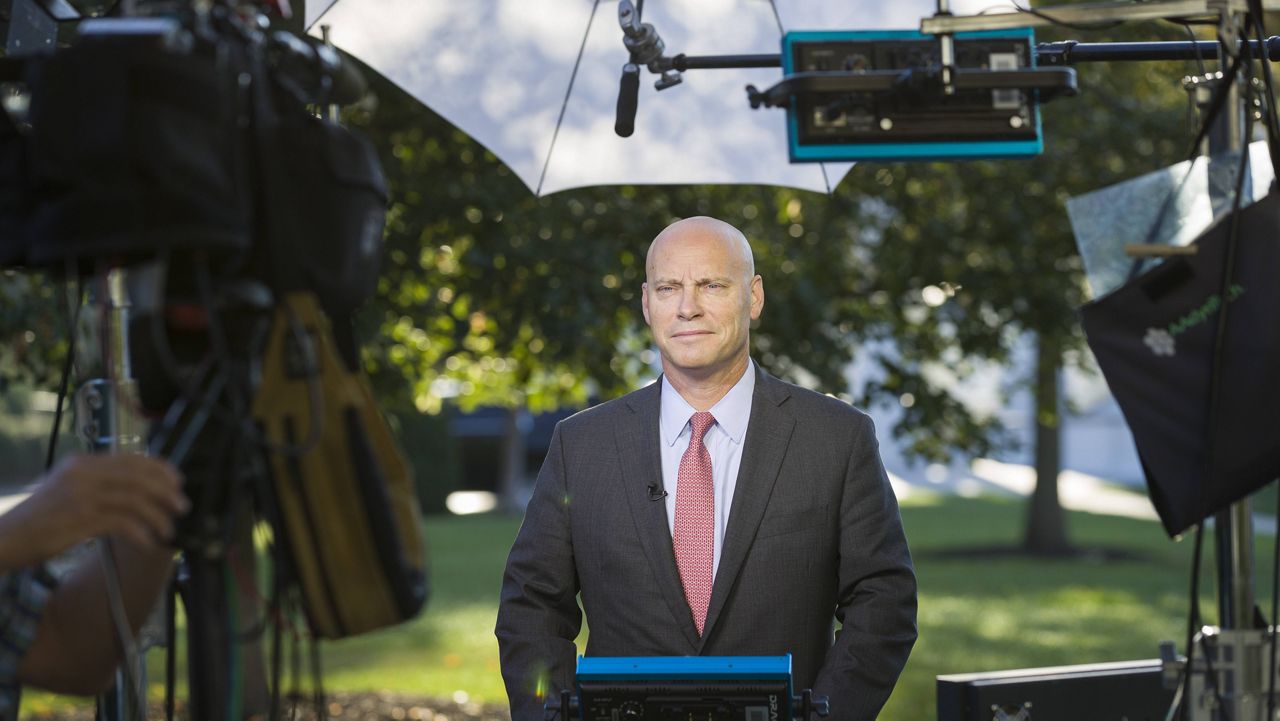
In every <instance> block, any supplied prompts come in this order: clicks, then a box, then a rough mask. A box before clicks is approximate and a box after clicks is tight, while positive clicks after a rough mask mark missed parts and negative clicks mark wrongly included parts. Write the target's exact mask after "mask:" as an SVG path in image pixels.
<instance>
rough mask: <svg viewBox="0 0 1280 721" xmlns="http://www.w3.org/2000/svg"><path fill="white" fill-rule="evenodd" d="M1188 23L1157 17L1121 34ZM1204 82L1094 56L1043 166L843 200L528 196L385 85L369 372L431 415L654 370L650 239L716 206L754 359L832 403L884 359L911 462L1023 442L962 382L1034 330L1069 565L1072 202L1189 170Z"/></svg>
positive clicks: (920, 177)
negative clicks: (1138, 179)
mask: <svg viewBox="0 0 1280 721" xmlns="http://www.w3.org/2000/svg"><path fill="white" fill-rule="evenodd" d="M1180 32H1181V31H1180V30H1178V29H1176V28H1171V27H1169V26H1156V25H1151V24H1147V25H1143V26H1139V27H1138V28H1136V29H1135V30H1133V31H1131V32H1129V33H1128V34H1127V36H1128V37H1138V38H1143V39H1171V38H1177V37H1180V36H1179V35H1177V33H1180ZM1043 34H1044V35H1050V36H1052V35H1054V33H1043ZM1058 36H1059V37H1060V36H1061V34H1060V33H1059V34H1058ZM1117 37H1124V35H1118V34H1117V33H1115V32H1112V33H1109V34H1108V38H1107V39H1113V38H1117ZM1192 69H1193V67H1192V66H1190V65H1187V64H1170V63H1162V64H1157V63H1128V64H1125V63H1113V64H1106V65H1101V64H1099V65H1087V66H1081V67H1079V68H1078V71H1079V73H1080V86H1081V95H1080V97H1078V98H1075V99H1069V100H1061V101H1058V102H1056V103H1053V104H1050V105H1047V106H1045V107H1044V110H1043V113H1044V128H1045V136H1046V139H1047V142H1046V145H1047V152H1046V153H1045V154H1044V155H1043V156H1040V157H1038V158H1036V159H1033V160H1029V161H1026V160H1010V161H990V162H964V163H916V164H872V163H863V164H860V165H859V166H857V167H856V168H855V169H854V170H853V172H852V173H851V174H850V176H849V177H848V178H847V179H846V180H845V181H844V183H843V184H842V185H841V187H840V188H839V190H838V191H837V192H836V193H835V194H834V195H833V196H831V197H824V196H818V195H814V194H809V193H804V192H799V191H792V190H786V189H777V188H758V187H740V186H734V187H683V186H682V187H672V188H639V187H621V188H604V189H589V190H583V191H572V192H564V193H558V194H556V195H553V196H551V197H549V198H541V199H537V198H533V197H532V196H531V195H530V194H529V193H528V191H527V190H526V189H525V188H524V186H523V185H522V184H521V183H520V182H519V181H518V180H517V179H516V178H515V177H514V176H513V175H512V174H511V173H510V172H509V171H508V170H507V169H506V168H505V167H504V166H502V165H501V163H500V162H498V161H497V159H496V158H494V157H493V156H492V155H491V154H489V153H488V152H486V151H485V150H484V149H482V148H481V147H479V146H478V145H476V144H475V143H474V142H472V141H470V140H469V139H468V138H466V137H465V136H464V135H463V134H461V133H460V132H459V131H457V130H455V129H452V128H450V127H449V126H448V125H447V124H445V123H444V122H443V121H442V120H440V119H439V118H438V117H435V116H434V115H433V114H431V113H430V112H429V111H426V110H424V109H422V108H421V107H420V106H418V105H417V104H416V103H415V102H413V101H412V100H410V99H408V98H406V97H405V96H403V95H402V94H401V93H399V91H397V90H394V89H393V88H390V87H389V86H388V85H386V84H379V85H377V88H376V96H377V99H378V104H377V108H376V110H375V111H373V112H365V113H360V114H356V115H355V116H353V117H354V118H355V119H356V123H357V124H358V125H360V126H362V127H364V128H365V129H366V130H367V131H369V132H370V133H371V134H372V135H374V136H375V137H377V138H379V139H380V146H381V148H382V149H383V151H384V161H385V167H386V170H387V173H388V176H389V178H390V181H391V187H392V189H393V196H394V200H393V204H392V208H391V212H390V214H389V224H388V235H387V240H388V248H389V254H388V262H387V273H386V276H385V277H384V279H383V281H382V284H381V286H380V288H379V293H378V298H377V300H376V302H375V303H374V304H373V307H372V308H371V310H370V312H369V313H368V314H367V316H366V321H367V325H366V330H368V331H370V332H371V333H372V335H373V336H374V337H375V338H377V341H376V342H375V343H374V344H373V345H372V346H370V348H369V349H368V351H367V355H366V361H367V362H368V364H369V367H370V368H371V369H372V370H373V371H374V372H375V373H376V374H377V375H378V376H379V377H380V379H381V381H380V382H381V384H382V387H383V388H384V389H385V390H386V391H387V392H389V393H393V394H396V393H399V394H400V397H405V394H403V393H400V392H399V391H393V390H392V389H397V388H403V387H404V383H409V384H411V387H412V393H411V394H408V396H409V397H411V398H412V399H413V402H414V404H415V405H416V407H417V408H419V409H421V410H426V411H435V410H438V409H439V408H440V407H441V404H442V402H443V400H444V399H445V397H447V396H456V400H457V402H459V403H460V404H461V405H463V407H470V406H474V405H477V404H481V403H500V404H510V405H528V406H530V407H532V408H534V409H544V408H549V407H552V406H556V405H564V404H581V403H584V402H585V401H586V399H587V398H589V397H593V396H596V397H609V396H612V395H616V394H618V393H620V392H622V391H624V390H626V389H628V388H630V387H632V386H633V384H634V383H635V382H636V381H637V379H638V378H639V377H641V376H643V375H644V374H645V373H646V372H648V366H649V365H651V364H652V361H653V357H652V352H651V351H650V350H649V348H648V340H647V337H646V335H645V332H644V329H643V326H642V325H641V323H640V314H639V308H638V305H639V302H638V298H637V297H636V293H637V291H638V287H639V284H640V282H641V281H642V279H643V268H642V263H643V257H642V253H643V249H644V247H645V244H646V242H647V241H648V239H649V238H651V237H652V236H653V234H654V233H655V232H656V231H657V230H658V229H660V228H661V227H662V226H663V225H665V224H666V223H667V222H669V221H670V220H671V219H674V218H676V217H682V216H686V215H693V214H699V213H705V214H710V215H716V216H719V217H723V218H726V219H729V220H730V221H732V222H734V223H735V224H737V225H739V226H740V227H741V228H742V229H743V230H744V232H746V234H747V235H748V237H750V238H751V239H752V242H753V246H754V248H755V251H756V255H757V262H758V265H759V269H760V271H761V272H762V273H763V274H764V275H765V278H766V295H767V298H768V302H767V303H766V314H765V318H764V319H763V321H762V323H761V324H760V327H759V328H757V329H756V331H755V332H754V334H753V342H754V344H755V348H754V349H753V352H754V355H755V357H756V358H757V359H758V360H759V361H760V362H761V363H762V364H763V365H765V366H766V367H767V368H768V369H769V370H771V371H773V372H775V373H778V374H780V375H782V376H784V377H789V378H791V379H793V380H799V381H801V382H803V383H805V384H807V385H811V386H814V387H817V388H819V389H821V390H824V391H828V392H832V393H836V394H841V395H843V394H846V393H847V389H848V382H847V379H846V378H845V377H844V372H845V368H846V367H847V365H848V363H849V362H850V360H851V359H852V358H853V357H854V356H855V355H860V356H872V357H874V359H875V361H876V362H877V363H878V365H879V366H880V367H881V369H882V370H883V373H882V374H880V376H879V377H877V378H875V379H873V380H872V382H870V383H868V384H867V385H866V386H865V387H864V389H863V393H862V394H861V396H860V397H859V398H858V399H857V400H858V401H859V402H860V403H862V404H872V403H875V402H878V401H882V400H886V399H888V400H891V401H893V402H895V403H898V404H899V405H901V406H902V409H903V413H902V417H901V420H900V421H899V422H898V423H897V424H896V427H895V428H894V429H893V430H894V434H895V435H896V436H897V437H898V438H899V439H900V440H901V442H903V443H904V444H905V445H906V447H907V448H908V450H909V452H910V453H912V454H914V455H916V456H918V457H923V458H929V459H944V458H947V457H948V456H949V455H950V454H952V453H954V452H957V451H958V452H962V453H966V454H984V453H990V452H992V451H993V450H995V449H997V448H1000V447H1002V446H1004V445H1006V444H1007V443H1008V442H1009V440H1010V436H1009V434H1007V433H1006V432H1005V429H1003V428H1002V427H1001V426H1000V423H999V421H998V419H997V418H994V417H983V416H980V415H977V414H975V413H974V412H973V411H972V410H971V409H969V408H968V407H966V406H965V404H964V403H963V402H961V401H960V400H959V399H958V398H957V396H956V394H955V393H954V388H955V383H957V382H961V381H963V380H964V379H965V378H966V377H967V376H968V375H969V374H971V373H972V372H973V369H974V368H975V367H977V366H978V365H979V364H981V363H982V362H996V363H1001V362H1005V361H1007V360H1009V358H1010V354H1011V353H1012V351H1013V349H1014V347H1015V344H1016V343H1018V342H1019V339H1020V338H1023V337H1025V336H1026V335H1027V334H1032V335H1033V336H1034V337H1035V338H1036V339H1037V340H1036V348H1037V353H1036V362H1035V366H1036V367H1035V371H1034V373H1032V374H1031V375H1030V377H1027V378H1018V379H1011V381H1010V383H1009V388H1010V390H1016V389H1017V388H1018V387H1020V386H1021V387H1028V388H1031V389H1032V390H1033V395H1034V397H1035V399H1036V422H1037V434H1036V438H1037V441H1036V456H1037V463H1036V468H1037V473H1038V478H1039V483H1038V484H1037V491H1036V493H1035V495H1034V496H1033V500H1032V503H1031V506H1030V512H1029V515H1028V519H1027V534H1026V545H1027V547H1028V548H1029V549H1031V550H1035V551H1042V552H1059V551H1063V550H1065V549H1067V548H1068V546H1069V543H1068V540H1067V534H1066V529H1065V528H1064V526H1063V524H1062V515H1061V509H1060V507H1059V505H1058V502H1057V493H1056V478H1057V473H1058V467H1059V463H1058V460H1057V456H1058V448H1057V444H1058V441H1057V438H1058V427H1059V424H1060V411H1059V408H1060V406H1061V404H1062V403H1061V399H1060V397H1059V393H1058V380H1057V379H1058V376H1059V370H1058V369H1059V368H1060V367H1062V366H1063V365H1064V364H1065V365H1080V363H1081V362H1082V361H1083V359H1084V358H1085V357H1086V356H1085V354H1084V353H1083V343H1082V337H1081V334H1080V330H1079V326H1078V324H1077V323H1076V317H1075V311H1076V308H1078V307H1079V306H1080V305H1081V304H1082V303H1083V302H1084V301H1085V299H1086V291H1085V286H1084V279H1083V272H1082V266H1081V263H1080V259H1079V257H1078V254H1077V252H1076V249H1075V245H1074V242H1073V240H1072V235H1071V231H1070V226H1069V223H1068V221H1067V218H1066V213H1065V207H1064V201H1065V200H1066V198H1067V197H1069V196H1070V195H1073V194H1078V193H1081V192H1085V191H1088V190H1092V189H1095V188H1098V187H1101V186H1104V185H1107V184H1109V183H1112V182H1116V181H1119V180H1122V179H1125V178H1129V177H1132V176H1134V175H1137V174H1140V173H1142V172H1146V171H1149V170H1152V169H1155V168H1158V167H1162V166H1164V165H1167V164H1170V163H1172V162H1175V161H1177V160H1179V159H1181V156H1182V153H1183V152H1184V151H1185V148H1186V143H1187V139H1188V138H1189V134H1188V132H1187V127H1186V122H1187V116H1186V113H1185V112H1184V107H1185V104H1186V98H1185V96H1184V94H1183V93H1182V91H1181V90H1180V89H1179V86H1178V81H1179V80H1180V78H1181V77H1182V76H1183V75H1185V74H1187V73H1188V72H1189V71H1191V70H1192ZM366 110H367V109H366Z"/></svg>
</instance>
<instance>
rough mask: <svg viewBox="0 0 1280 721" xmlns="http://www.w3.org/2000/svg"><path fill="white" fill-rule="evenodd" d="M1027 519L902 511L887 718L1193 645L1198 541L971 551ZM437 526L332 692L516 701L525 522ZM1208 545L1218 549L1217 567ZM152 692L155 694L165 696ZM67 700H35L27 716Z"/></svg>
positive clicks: (982, 509)
mask: <svg viewBox="0 0 1280 721" xmlns="http://www.w3.org/2000/svg"><path fill="white" fill-rule="evenodd" d="M1023 511H1024V507H1023V504H1022V503H1021V502H1017V501H1008V500H996V499H990V498H984V499H964V498H957V497H934V496H922V495H920V494H917V495H915V496H913V497H912V498H911V499H908V500H907V501H906V502H904V504H903V517H904V522H905V524H906V528H907V535H908V538H909V539H910V541H911V546H912V549H913V552H914V554H915V556H916V568H917V572H918V574H919V579H920V640H919V642H918V643H917V645H916V648H915V651H914V652H913V653H912V656H911V660H910V662H909V663H908V665H907V668H906V670H905V672H904V673H903V676H902V680H901V681H900V682H899V684H898V687H897V689H896V691H895V692H894V694H893V697H892V698H891V699H890V700H889V703H888V705H887V707H886V708H885V711H884V713H883V714H882V715H881V718H882V719H885V720H886V721H925V720H927V719H932V718H934V717H935V711H934V677H935V676H936V675H938V674H946V673H961V672H972V671H988V670H998V669H1009V668H1021V667H1029V666H1045V665H1059V664H1075V663H1091V662H1099V661H1118V660H1127V659H1137V658H1152V657H1155V655H1156V646H1157V644H1158V642H1159V641H1161V640H1162V639H1181V638H1182V637H1183V634H1184V632H1185V628H1184V624H1185V613H1186V609H1187V583H1188V579H1189V568H1190V559H1191V550H1192V549H1191V542H1190V539H1189V538H1188V539H1187V540H1184V541H1183V542H1181V543H1175V542H1172V541H1169V540H1168V539H1167V538H1166V537H1165V536H1164V534H1163V532H1162V530H1161V529H1160V527H1159V525H1158V524H1156V523H1154V522H1145V521H1135V520H1131V519H1126V518H1117V517H1109V516H1097V515H1090V514H1082V513H1072V514H1069V521H1068V522H1069V528H1070V532H1071V535H1072V537H1073V540H1074V541H1075V542H1076V543H1077V544H1079V545H1081V546H1085V547H1092V548H1106V549H1110V550H1113V551H1121V552H1124V554H1126V557H1124V558H1119V559H1117V558H1114V557H1110V558H1107V557H1103V556H1094V557H1083V558H1072V559H1028V558H1022V557H1018V556H1013V555H998V554H997V555H980V554H967V553H963V552H962V550H963V549H972V548H982V547H988V548H989V547H998V546H1003V547H1011V546H1012V545H1013V544H1014V543H1015V542H1016V541H1017V539H1018V538H1019V535H1020V532H1021V527H1022V522H1023ZM428 524H429V526H428V536H429V539H430V542H431V545H432V548H431V554H432V560H433V567H432V571H433V596H432V600H431V602H430V605H429V607H428V609H427V611H426V613H424V614H423V615H422V616H421V617H420V618H419V619H417V620H415V621H414V622H412V623H409V624H406V625H404V626H401V627H397V628H393V629H389V630H386V631H383V632H379V633H374V634H369V635H367V636H364V637H360V638H356V639H351V640H347V641H343V642H339V643H331V644H327V645H326V647H325V652H324V667H325V685H326V688H328V689H337V690H349V691H356V690H376V689H389V690H394V691H397V692H401V693H410V694H422V695H435V696H453V695H455V693H456V692H458V691H462V692H464V693H465V694H467V695H468V696H469V697H470V698H471V699H472V700H476V701H493V702H501V701H503V700H505V693H504V691H503V688H502V682H501V678H500V676H499V673H498V661H497V658H498V656H497V643H496V642H495V641H494V638H493V623H494V618H495V614H496V601H497V595H498V587H499V584H500V579H501V571H502V565H503V562H504V560H505V557H506V552H507V549H508V547H509V546H510V543H511V540H512V538H513V537H514V535H515V531H516V528H517V527H518V520H516V519H510V518H504V517H498V516H482V517H450V518H444V517H437V518H431V519H429V520H428ZM1211 543H1212V541H1211V538H1207V539H1206V554H1205V555H1206V558H1210V559H1211V558H1212V545H1211ZM1270 554H1271V539H1270V538H1269V537H1259V541H1258V563H1257V565H1258V569H1259V574H1260V576H1263V577H1265V581H1264V582H1260V583H1259V586H1260V588H1259V594H1260V595H1262V594H1269V593H1270V587H1271V584H1270V572H1269V570H1268V569H1269V568H1270V558H1271V555H1270ZM1204 573H1205V583H1204V584H1203V603H1204V604H1205V607H1206V609H1209V610H1208V611H1207V612H1208V613H1210V614H1212V609H1213V608H1214V601H1213V597H1212V593H1213V592H1212V588H1213V584H1212V581H1211V580H1210V579H1211V576H1212V573H1213V568H1212V563H1211V562H1209V563H1207V564H1206V567H1205V572H1204ZM1266 598H1268V599H1269V597H1266ZM1264 605H1265V604H1264ZM1208 620H1209V621H1211V620H1212V619H1211V618H1210V619H1208ZM1181 645H1182V644H1181V641H1179V647H1181ZM155 669H156V675H154V676H153V679H155V680H157V681H158V680H159V678H160V677H159V675H158V674H159V666H156V667H155ZM154 689H155V692H156V693H157V694H158V693H159V690H160V687H159V685H158V684H156V685H155V686H154ZM67 703H68V701H67V700H66V699H59V698H56V697H51V696H48V695H43V694H36V693H29V694H27V696H26V697H25V698H24V706H23V708H24V714H23V717H24V718H37V717H38V711H39V710H40V709H43V708H48V707H50V706H51V705H63V706H65V705H66V704H67Z"/></svg>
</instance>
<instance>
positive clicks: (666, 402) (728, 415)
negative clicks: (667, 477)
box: [658, 358, 756, 446]
mask: <svg viewBox="0 0 1280 721" xmlns="http://www.w3.org/2000/svg"><path fill="white" fill-rule="evenodd" d="M755 388H756V364H755V361H753V360H751V359H750V358H748V359H747V369H746V370H745V371H744V372H743V373H742V377H741V378H739V379H738V382H737V383H734V384H733V387H732V388H730V389H729V392H728V393H725V394H724V398H721V399H720V401H719V402H718V403H716V404H715V405H714V406H712V407H711V415H713V416H715V417H716V425H718V426H720V428H721V429H723V430H724V432H725V433H727V434H728V435H729V438H730V439H731V440H732V441H733V442H734V443H742V437H743V436H745V435H746V433H747V421H748V420H750V417H751V396H752V394H753V393H754V392H755ZM693 414H694V410H693V406H691V405H689V402H688V401H686V400H685V399H684V398H683V397H682V396H681V395H680V394H679V393H678V392H677V391H676V389H675V387H674V386H672V385H671V381H669V380H667V377H666V376H665V375H664V376H662V400H661V401H660V403H659V408H658V430H659V433H660V434H661V435H662V442H663V443H665V444H667V445H668V446H672V445H675V442H676V440H677V439H678V438H679V437H680V434H681V433H683V432H684V429H685V428H686V427H687V426H688V425H689V418H690V417H691V416H692V415H693Z"/></svg>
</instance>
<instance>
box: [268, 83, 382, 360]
mask: <svg viewBox="0 0 1280 721" xmlns="http://www.w3.org/2000/svg"><path fill="white" fill-rule="evenodd" d="M263 76H264V77H265V74H263ZM254 100H255V104H254V115H255V135H256V144H257V148H256V156H257V163H258V174H259V177H258V180H259V182H260V184H261V194H260V196H259V200H260V202H261V203H262V207H261V209H260V212H259V216H258V222H259V224H260V226H259V227H260V232H261V234H262V237H263V238H264V239H265V241H266V242H265V243H263V247H264V248H265V249H266V250H267V257H266V259H265V260H266V262H267V264H268V267H269V271H268V282H269V283H270V285H271V286H272V289H273V290H275V291H276V292H277V293H278V294H282V295H283V294H286V293H292V292H297V291H304V290H305V291H310V292H313V293H315V294H316V296H317V297H318V298H319V300H320V303H321V305H322V306H323V308H324V312H325V314H326V315H328V316H329V317H330V318H331V319H332V320H333V322H334V324H335V330H336V331H338V332H339V334H340V335H341V333H342V331H343V326H344V325H345V324H346V323H347V321H348V320H349V318H350V317H351V314H352V313H354V312H355V310H356V309H357V308H359V307H360V306H361V305H363V303H364V302H365V301H366V300H367V299H368V298H369V297H370V296H372V295H373V292H374V290H375V289H376V287H377V281H378V271H379V268H380V264H381V259H382V230H383V227H384V225H385V222H386V215H387V202H388V194H387V185H386V181H385V180H384V179H383V175H382V165H381V163H380V162H379V160H378V155H377V152H376V151H375V150H374V149H373V145H372V144H370V143H369V141H368V140H367V139H366V138H364V137H363V136H362V135H359V134H357V133H355V132H353V131H351V130H349V129H347V128H344V127H342V126H341V125H338V124H336V123H332V122H328V121H324V120H321V119H319V118H316V117H315V116H313V115H311V114H310V113H308V112H307V111H306V110H305V106H303V105H302V103H300V102H298V98H295V97H290V96H289V91H288V87H287V85H284V84H282V83H271V84H268V83H259V84H258V85H257V88H256V90H255V92H254ZM344 340H345V339H341V338H340V339H339V344H340V345H346V343H345V342H344ZM344 350H346V349H344ZM343 355H344V356H346V355H347V353H346V352H344V353H343ZM348 360H350V359H348Z"/></svg>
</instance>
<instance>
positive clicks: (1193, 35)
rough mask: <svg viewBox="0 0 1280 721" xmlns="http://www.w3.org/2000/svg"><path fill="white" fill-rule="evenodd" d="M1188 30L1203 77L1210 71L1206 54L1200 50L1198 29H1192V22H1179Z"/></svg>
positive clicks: (1197, 65) (1198, 67)
mask: <svg viewBox="0 0 1280 721" xmlns="http://www.w3.org/2000/svg"><path fill="white" fill-rule="evenodd" d="M1178 24H1179V25H1181V26H1182V27H1183V28H1184V29H1185V30H1186V31H1187V37H1188V38H1190V39H1191V47H1192V49H1194V50H1195V51H1196V68H1197V69H1198V70H1199V71H1200V75H1201V77H1203V76H1205V75H1208V74H1209V71H1208V69H1207V68H1205V66H1204V55H1203V54H1202V53H1201V52H1200V38H1197V37H1196V31H1194V30H1192V29H1191V23H1178Z"/></svg>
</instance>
